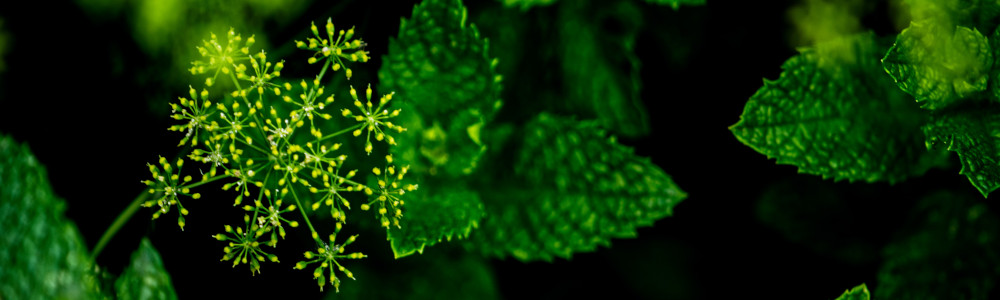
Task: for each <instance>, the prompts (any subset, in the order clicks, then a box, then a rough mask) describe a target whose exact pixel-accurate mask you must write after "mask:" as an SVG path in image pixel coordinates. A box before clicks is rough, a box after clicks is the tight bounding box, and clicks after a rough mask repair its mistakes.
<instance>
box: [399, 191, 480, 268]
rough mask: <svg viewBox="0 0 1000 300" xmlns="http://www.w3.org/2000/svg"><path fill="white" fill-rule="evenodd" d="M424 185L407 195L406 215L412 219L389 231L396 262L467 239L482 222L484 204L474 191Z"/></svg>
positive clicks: (403, 221) (403, 220) (404, 220)
mask: <svg viewBox="0 0 1000 300" xmlns="http://www.w3.org/2000/svg"><path fill="white" fill-rule="evenodd" d="M421 182H422V183H421V185H420V189H418V190H416V191H414V192H413V193H407V195H408V197H407V200H406V214H407V215H408V216H412V217H407V218H403V219H402V220H401V221H400V223H401V224H400V225H401V227H400V228H393V229H392V230H390V231H389V240H390V242H391V244H392V252H393V253H394V254H395V256H396V258H400V257H404V256H408V255H410V254H413V253H414V252H417V253H424V247H425V246H432V245H434V244H437V243H439V242H441V241H442V240H449V241H450V240H451V239H452V238H465V237H468V236H469V233H470V232H472V229H474V228H476V227H478V226H479V221H480V220H481V219H482V218H483V203H482V201H480V200H479V195H478V194H476V193H475V192H474V191H470V190H468V189H466V188H464V187H463V186H462V185H460V184H455V183H451V184H449V183H437V184H429V182H427V181H421Z"/></svg>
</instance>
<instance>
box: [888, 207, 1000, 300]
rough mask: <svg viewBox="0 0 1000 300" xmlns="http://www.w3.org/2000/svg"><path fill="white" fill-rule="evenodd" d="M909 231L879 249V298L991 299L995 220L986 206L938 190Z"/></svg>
mask: <svg viewBox="0 0 1000 300" xmlns="http://www.w3.org/2000/svg"><path fill="white" fill-rule="evenodd" d="M912 217H913V222H912V223H911V224H908V225H909V226H907V227H906V228H912V231H910V232H906V233H905V234H903V235H901V236H899V238H898V239H896V241H895V242H893V243H891V244H890V245H888V246H887V247H886V248H885V250H884V251H883V254H882V255H883V258H884V262H883V264H882V267H881V270H880V271H879V275H878V289H876V290H875V292H876V294H875V296H876V297H875V298H878V299H900V300H906V299H971V300H975V299H993V298H995V297H996V292H994V291H993V290H994V287H995V286H996V283H997V280H998V279H1000V256H998V253H1000V243H998V242H1000V239H998V238H1000V236H997V234H998V233H1000V231H998V229H1000V222H998V221H1000V220H998V219H997V217H996V215H995V214H994V213H993V212H991V211H990V209H989V207H987V205H986V204H985V203H982V202H979V201H976V200H975V199H974V197H970V196H967V195H965V194H958V193H949V192H938V193H934V194H932V195H930V196H928V197H926V198H924V199H923V200H922V201H921V202H920V204H919V206H918V208H917V209H916V210H915V211H914V212H913V214H912Z"/></svg>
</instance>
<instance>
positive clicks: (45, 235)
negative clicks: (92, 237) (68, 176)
mask: <svg viewBox="0 0 1000 300" xmlns="http://www.w3.org/2000/svg"><path fill="white" fill-rule="evenodd" d="M0 186H2V188H0V228H3V234H2V235H0V295H2V296H0V297H2V298H5V299H34V298H41V299H94V298H99V297H100V296H99V292H98V289H99V287H98V285H99V283H98V281H97V277H96V273H95V272H94V265H93V262H92V260H91V259H90V257H89V255H88V253H87V248H86V245H84V242H83V240H82V238H81V236H80V233H79V232H78V231H77V229H76V225H74V224H73V222H72V221H70V220H68V219H66V217H65V216H64V215H63V211H64V210H65V209H66V203H65V202H63V200H62V199H59V198H58V197H56V195H55V194H54V193H53V192H52V188H51V187H50V186H49V179H48V177H47V175H46V172H45V167H44V166H42V165H41V163H39V162H38V160H37V159H36V158H35V156H34V155H33V154H32V153H31V150H30V149H28V146H26V145H20V144H18V143H17V142H15V141H14V140H13V139H12V138H10V137H8V136H3V135H0Z"/></svg>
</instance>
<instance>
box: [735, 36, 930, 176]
mask: <svg viewBox="0 0 1000 300" xmlns="http://www.w3.org/2000/svg"><path fill="white" fill-rule="evenodd" d="M880 48H881V47H878V45H877V44H876V42H875V40H874V37H873V36H872V35H871V34H866V35H859V36H854V37H851V38H845V39H841V40H837V41H831V42H828V43H824V44H819V45H817V47H816V48H807V49H802V50H800V51H801V53H800V54H799V55H797V56H795V57H792V58H790V59H789V60H788V61H786V62H785V64H784V65H783V66H782V69H783V70H784V71H783V72H782V73H781V76H780V77H779V78H778V79H777V80H774V81H770V80H765V81H764V87H762V88H761V89H759V90H757V93H755V94H754V95H753V96H752V97H750V100H749V101H747V105H746V107H745V108H744V110H743V115H742V116H741V119H740V121H739V122H737V123H736V124H735V125H733V126H732V127H730V130H732V132H733V134H734V135H735V136H736V138H737V139H739V140H740V141H741V142H743V143H744V144H746V145H747V146H750V147H751V148H753V149H754V150H757V152H760V153H762V154H764V155H767V157H769V158H775V159H777V162H778V163H779V164H789V165H794V166H797V167H798V168H799V172H802V173H808V174H814V175H820V176H822V177H823V178H833V179H834V180H841V179H847V180H851V181H854V180H863V181H868V182H873V181H888V182H897V181H901V180H903V179H906V178H907V177H910V176H916V175H920V174H923V173H924V172H925V171H926V170H927V169H928V168H930V167H931V166H934V165H935V164H936V163H938V162H940V161H941V158H942V157H943V156H942V155H941V154H940V153H928V152H927V151H926V149H925V147H924V145H923V143H922V142H921V141H922V139H923V136H922V134H921V133H920V125H921V124H922V123H923V122H924V120H925V119H926V116H925V113H924V112H922V111H921V110H920V109H918V108H917V107H916V105H915V104H913V102H912V99H911V98H909V97H908V96H907V95H906V94H904V93H902V92H901V91H899V89H898V88H896V87H895V85H894V84H893V83H892V82H891V81H889V80H888V77H887V76H885V75H882V73H881V70H880V66H879V63H878V57H879V55H880V54H879V53H882V52H881V51H879V49H880Z"/></svg>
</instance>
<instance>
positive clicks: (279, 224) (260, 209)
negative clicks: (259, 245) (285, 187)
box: [243, 190, 299, 247]
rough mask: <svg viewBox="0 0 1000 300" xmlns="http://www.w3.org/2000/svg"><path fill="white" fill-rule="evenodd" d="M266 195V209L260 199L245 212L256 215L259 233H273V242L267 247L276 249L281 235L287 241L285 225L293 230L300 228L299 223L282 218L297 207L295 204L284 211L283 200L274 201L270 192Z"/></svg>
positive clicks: (244, 207) (246, 207)
mask: <svg viewBox="0 0 1000 300" xmlns="http://www.w3.org/2000/svg"><path fill="white" fill-rule="evenodd" d="M277 193H278V192H277V191H275V194H277ZM264 195H265V196H266V197H267V206H266V207H265V206H264V204H263V203H261V201H260V199H257V200H254V202H253V203H254V205H253V206H250V205H246V206H243V210H245V211H252V212H253V213H254V216H256V221H257V224H256V225H257V228H260V229H259V230H258V231H260V232H262V233H267V232H270V233H271V241H269V242H268V243H267V245H268V246H271V247H276V246H277V245H278V236H279V235H280V236H281V239H285V227H284V226H283V224H288V226H291V227H292V228H295V227H299V222H298V221H289V220H288V219H286V218H285V217H282V216H281V214H283V213H287V212H291V211H295V209H296V207H295V204H290V205H288V206H286V207H285V208H284V209H282V208H281V202H282V201H281V199H278V200H277V201H272V198H271V191H270V190H264Z"/></svg>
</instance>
